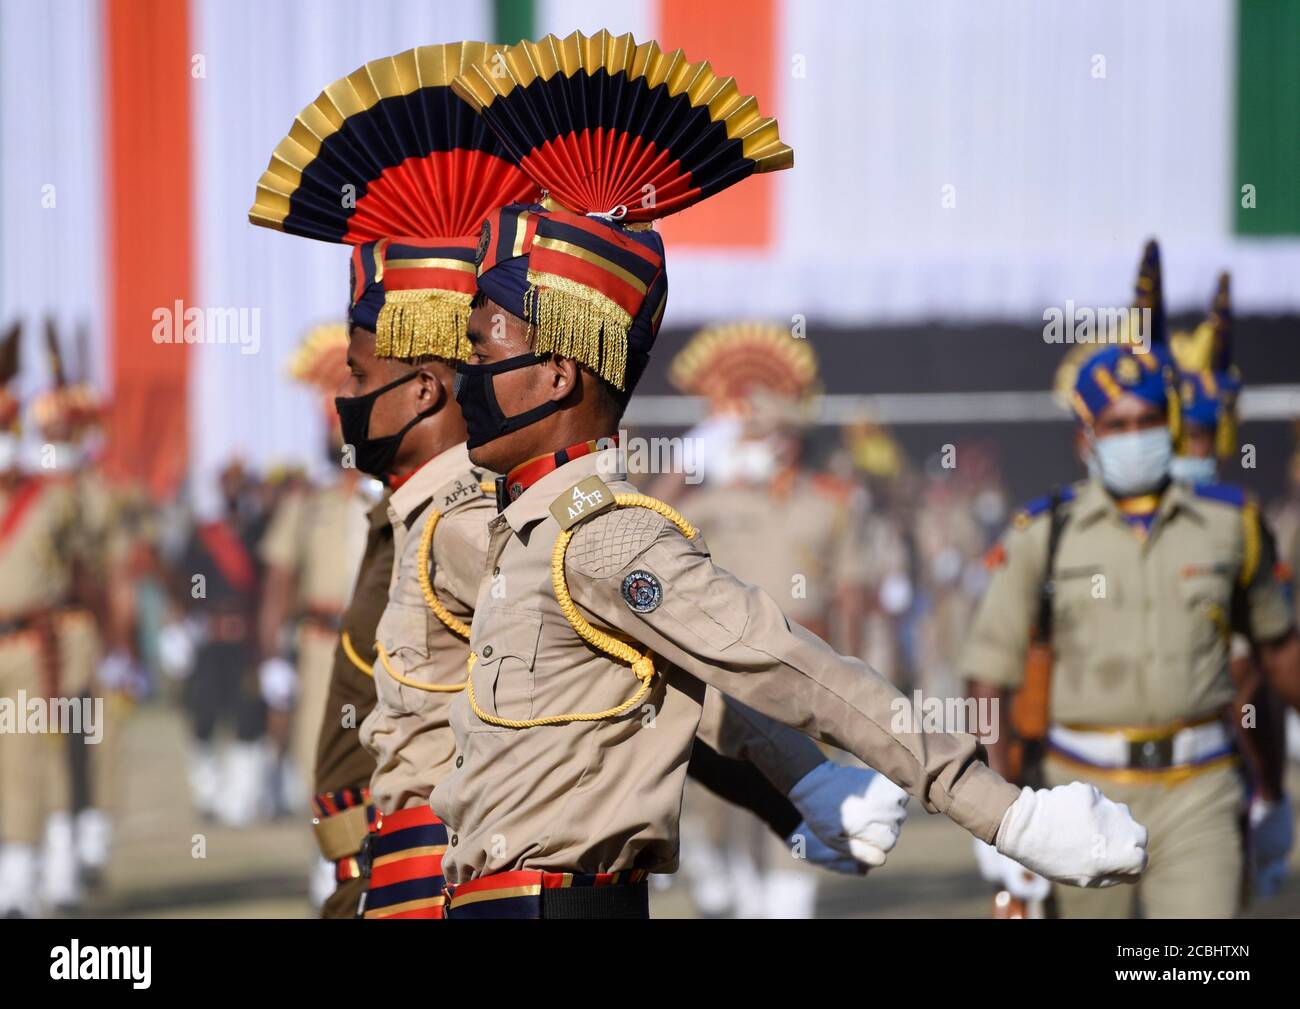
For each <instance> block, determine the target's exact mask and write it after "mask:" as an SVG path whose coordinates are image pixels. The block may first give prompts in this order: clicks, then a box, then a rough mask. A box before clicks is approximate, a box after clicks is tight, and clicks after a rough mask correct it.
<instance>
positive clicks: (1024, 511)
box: [1011, 487, 1075, 529]
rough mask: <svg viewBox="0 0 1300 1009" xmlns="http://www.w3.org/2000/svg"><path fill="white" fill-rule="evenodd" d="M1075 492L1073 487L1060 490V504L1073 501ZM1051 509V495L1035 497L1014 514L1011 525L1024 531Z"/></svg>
mask: <svg viewBox="0 0 1300 1009" xmlns="http://www.w3.org/2000/svg"><path fill="white" fill-rule="evenodd" d="M1074 495H1075V490H1074V488H1073V487H1062V488H1061V497H1060V501H1061V504H1065V503H1067V502H1069V501H1073V500H1074ZM1051 507H1052V495H1050V494H1044V495H1043V496H1042V497H1036V498H1034V499H1033V500H1032V501H1030V502H1029V503H1028V504H1026V505H1025V506H1024V507H1023V508H1021V509H1020V511H1018V512H1016V515H1015V518H1013V519H1012V520H1011V521H1012V524H1013V525H1014V526H1015V527H1016V528H1017V529H1024V528H1025V527H1026V526H1027V525H1029V523H1030V522H1032V521H1033V520H1034V519H1036V518H1038V516H1039V515H1046V514H1047V512H1048V510H1049V509H1050V508H1051Z"/></svg>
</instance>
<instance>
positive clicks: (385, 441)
mask: <svg viewBox="0 0 1300 1009" xmlns="http://www.w3.org/2000/svg"><path fill="white" fill-rule="evenodd" d="M418 374H419V372H418V371H413V372H411V373H410V374H409V375H403V376H402V377H401V378H398V379H394V380H393V381H392V382H389V383H388V384H387V385H385V386H381V387H380V388H378V389H376V390H375V391H374V392H368V393H366V394H365V395H364V396H338V397H336V398H335V400H334V409H335V410H337V411H338V414H339V423H340V425H341V426H342V428H343V444H344V445H351V446H352V449H353V451H355V452H356V458H355V459H354V460H353V461H354V462H355V463H356V466H357V469H359V470H361V472H362V473H369V474H370V475H371V476H373V477H378V478H379V479H381V480H382V479H383V478H384V477H386V476H388V471H389V470H390V469H391V468H392V465H393V459H394V458H395V457H396V456H397V447H398V446H399V445H400V444H401V443H402V439H403V438H404V437H406V432H407V431H409V430H411V428H413V427H415V425H416V424H418V423H420V421H422V420H424V418H425V417H428V416H430V415H432V414H433V412H434V411H435V409H436V407H430V408H429V409H428V410H425V411H424V412H423V413H417V414H416V415H415V416H414V417H412V418H411V420H410V421H409V422H408V423H407V425H406V426H405V427H404V428H402V429H401V430H400V431H398V432H397V433H396V434H389V435H385V436H384V437H382V438H371V437H370V414H371V411H373V410H374V408H375V400H377V399H379V397H380V396H382V395H383V394H384V393H386V392H388V391H389V390H390V389H396V388H397V387H398V386H399V385H405V384H406V383H407V382H409V381H411V379H413V378H415V377H416V376H417V375H418Z"/></svg>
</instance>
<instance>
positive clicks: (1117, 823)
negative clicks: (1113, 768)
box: [997, 781, 1147, 887]
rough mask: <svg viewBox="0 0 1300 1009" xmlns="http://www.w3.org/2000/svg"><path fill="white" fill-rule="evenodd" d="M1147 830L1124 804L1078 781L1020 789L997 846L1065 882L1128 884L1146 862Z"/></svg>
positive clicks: (1000, 831)
mask: <svg viewBox="0 0 1300 1009" xmlns="http://www.w3.org/2000/svg"><path fill="white" fill-rule="evenodd" d="M1146 847H1147V829H1146V828H1145V827H1144V826H1142V825H1141V824H1140V823H1138V822H1137V821H1136V820H1134V819H1133V817H1132V816H1131V815H1129V811H1128V806H1125V805H1123V804H1122V803H1116V802H1111V801H1110V799H1108V798H1106V797H1105V796H1104V795H1102V794H1101V792H1100V791H1098V790H1097V789H1096V788H1095V787H1094V786H1092V785H1085V784H1084V783H1083V782H1081V781H1075V782H1071V783H1070V784H1068V785H1060V786H1058V787H1057V788H1040V789H1038V790H1037V791H1035V790H1034V789H1032V788H1025V789H1023V790H1022V791H1021V793H1020V798H1018V799H1017V800H1016V801H1015V802H1013V803H1012V804H1011V808H1010V809H1008V810H1007V812H1006V815H1005V816H1003V818H1002V826H1001V827H999V828H998V836H997V849H998V851H1000V852H1001V853H1002V854H1004V855H1007V856H1009V857H1011V858H1014V859H1015V860H1016V861H1017V862H1019V863H1020V864H1021V865H1023V866H1025V867H1026V868H1029V869H1032V870H1033V871H1034V872H1037V873H1039V874H1040V875H1043V876H1046V877H1047V878H1048V879H1053V880H1056V882H1058V883H1069V884H1070V885H1071V886H1085V887H1103V886H1114V885H1115V884H1116V883H1133V882H1136V881H1137V878H1138V876H1140V875H1141V874H1142V871H1143V870H1144V869H1145V868H1146V866H1147V852H1146Z"/></svg>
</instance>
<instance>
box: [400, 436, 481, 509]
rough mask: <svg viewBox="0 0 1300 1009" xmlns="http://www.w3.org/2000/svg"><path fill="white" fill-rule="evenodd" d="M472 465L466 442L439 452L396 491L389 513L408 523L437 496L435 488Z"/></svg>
mask: <svg viewBox="0 0 1300 1009" xmlns="http://www.w3.org/2000/svg"><path fill="white" fill-rule="evenodd" d="M471 468H472V466H471V465H470V461H469V449H467V448H466V447H465V443H464V442H460V443H459V444H457V445H453V446H452V447H451V448H449V449H447V450H446V451H445V452H441V453H439V454H438V455H435V456H434V457H433V458H432V459H430V460H429V461H428V462H426V463H425V464H424V465H423V466H421V467H420V468H419V469H417V470H416V471H415V472H414V473H412V474H411V475H410V476H409V477H407V479H406V480H404V481H403V482H402V485H401V486H400V487H398V488H397V489H396V490H395V491H393V493H392V495H391V496H390V497H389V499H388V511H389V514H390V515H392V516H393V517H394V518H395V519H396V520H397V521H398V522H407V521H408V520H409V519H410V518H411V516H412V515H413V514H414V513H415V512H416V511H417V510H418V509H420V508H421V507H423V505H424V504H425V502H427V501H428V500H429V498H431V497H433V492H434V491H436V490H437V489H438V488H439V487H441V486H442V485H443V484H445V483H447V482H448V481H449V480H451V478H452V477H455V476H459V475H460V474H462V473H464V472H466V471H467V470H469V469H471Z"/></svg>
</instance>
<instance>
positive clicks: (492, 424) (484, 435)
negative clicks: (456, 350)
mask: <svg viewBox="0 0 1300 1009" xmlns="http://www.w3.org/2000/svg"><path fill="white" fill-rule="evenodd" d="M543 360H545V358H543V357H539V356H538V355H537V354H520V355H519V356H518V357H511V358H507V359H506V360H504V361H496V362H494V363H492V364H458V365H457V366H456V386H455V388H456V402H457V403H459V404H460V412H461V416H463V417H464V418H465V430H466V432H467V433H468V434H469V441H468V445H469V447H470V448H478V447H479V446H480V445H486V444H487V443H488V442H490V441H495V440H496V439H497V438H500V437H501V436H502V435H506V434H509V433H510V432H511V431H518V430H519V429H520V428H521V427H527V426H528V425H529V424H536V423H537V422H538V421H539V420H541V419H542V418H543V417H549V416H550V415H551V414H553V413H555V411H557V410H559V409H560V403H559V401H558V400H551V401H550V402H547V403H543V404H542V405H541V406H535V407H533V408H532V409H531V410H525V411H524V412H523V413H517V414H515V415H514V416H513V417H507V416H506V415H505V413H504V412H503V411H502V409H501V407H500V406H499V405H498V404H497V397H496V392H495V391H494V389H493V387H492V376H493V375H499V374H501V373H502V372H505V371H515V370H516V369H518V368H527V367H528V366H529V365H533V364H537V363H539V362H540V361H543Z"/></svg>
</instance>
